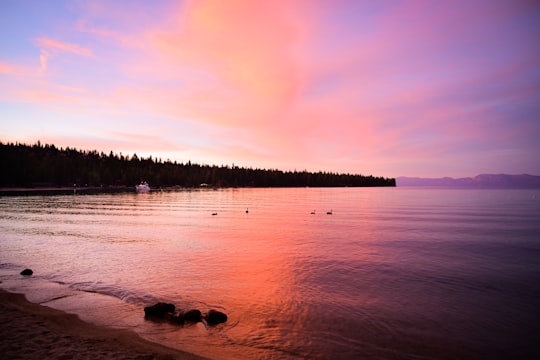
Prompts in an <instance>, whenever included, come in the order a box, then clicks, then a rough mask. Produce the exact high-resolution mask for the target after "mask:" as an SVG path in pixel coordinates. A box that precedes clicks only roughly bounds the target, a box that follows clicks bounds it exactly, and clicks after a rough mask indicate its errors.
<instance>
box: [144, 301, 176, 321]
mask: <svg viewBox="0 0 540 360" xmlns="http://www.w3.org/2000/svg"><path fill="white" fill-rule="evenodd" d="M174 309H175V306H174V304H168V303H161V302H160V303H157V304H154V305H152V306H147V307H145V308H144V316H150V317H158V318H163V317H165V315H166V314H167V313H174Z"/></svg>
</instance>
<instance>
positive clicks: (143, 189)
mask: <svg viewBox="0 0 540 360" xmlns="http://www.w3.org/2000/svg"><path fill="white" fill-rule="evenodd" d="M135 190H136V191H137V192H139V193H147V192H150V185H148V183H147V182H146V181H141V183H140V184H139V185H135Z"/></svg>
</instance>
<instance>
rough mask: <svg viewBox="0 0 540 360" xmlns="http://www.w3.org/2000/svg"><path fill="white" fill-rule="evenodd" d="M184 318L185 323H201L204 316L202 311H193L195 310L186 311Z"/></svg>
mask: <svg viewBox="0 0 540 360" xmlns="http://www.w3.org/2000/svg"><path fill="white" fill-rule="evenodd" d="M183 318H184V320H185V321H191V322H200V321H201V318H202V314H201V311H200V310H197V309H193V310H189V311H186V312H185V313H184V315H183Z"/></svg>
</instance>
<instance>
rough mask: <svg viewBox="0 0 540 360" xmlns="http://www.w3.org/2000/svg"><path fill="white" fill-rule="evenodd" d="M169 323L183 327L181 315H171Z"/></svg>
mask: <svg viewBox="0 0 540 360" xmlns="http://www.w3.org/2000/svg"><path fill="white" fill-rule="evenodd" d="M169 321H170V322H172V323H173V324H178V325H184V316H183V315H182V314H172V315H171V316H170V317H169Z"/></svg>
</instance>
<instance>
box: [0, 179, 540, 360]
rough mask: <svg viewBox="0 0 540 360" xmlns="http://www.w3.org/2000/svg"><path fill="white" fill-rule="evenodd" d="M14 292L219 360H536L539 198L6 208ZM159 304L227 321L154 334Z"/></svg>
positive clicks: (143, 199) (442, 192)
mask: <svg viewBox="0 0 540 360" xmlns="http://www.w3.org/2000/svg"><path fill="white" fill-rule="evenodd" d="M246 210H247V211H246ZM330 211H331V212H332V214H331V215H329V214H327V212H330ZM215 213H217V215H213V214H215ZM26 267H28V268H31V269H33V270H34V276H32V277H29V278H23V277H22V276H20V275H19V272H20V271H21V270H22V269H24V268H26ZM0 280H1V281H2V282H1V283H0V287H2V288H5V289H6V290H9V291H15V292H24V293H25V294H26V295H27V297H28V298H29V299H30V300H31V301H34V302H39V303H42V304H45V305H48V306H51V307H55V308H58V309H62V310H65V311H68V312H72V313H77V314H78V315H79V316H80V317H81V318H82V319H83V320H86V321H91V322H94V323H96V324H99V325H105V326H112V327H119V328H129V329H132V330H134V331H136V332H137V333H139V334H141V335H142V336H143V337H145V338H147V339H149V340H152V341H156V342H159V343H162V344H165V345H167V346H170V347H177V348H180V349H184V350H187V351H191V352H194V353H197V354H199V355H203V356H207V357H210V358H215V359H238V358H249V359H304V358H308V359H338V358H339V359H357V358H373V359H455V358H470V359H475V358H491V359H493V358H501V359H508V358H525V359H526V358H531V359H532V358H539V356H540V346H539V345H538V344H539V342H540V341H539V340H540V306H539V299H540V190H492V189H491V190H479V189H444V188H430V189H427V188H400V187H398V188H294V189H289V188H287V189H257V188H253V189H252V188H248V189H220V190H212V189H200V190H199V189H195V190H183V191H163V192H161V191H155V192H151V193H148V194H137V193H135V192H134V193H121V194H94V195H81V194H77V193H74V194H70V195H30V196H3V197H0ZM157 301H166V302H172V303H174V304H175V305H176V306H177V308H179V309H186V310H187V309H200V310H201V311H202V312H203V313H204V312H206V311H208V310H209V309H217V310H219V311H222V312H225V313H226V314H227V315H228V321H227V322H226V323H224V324H220V325H217V326H205V324H203V323H197V324H188V323H186V324H185V325H183V326H178V325H173V324H170V323H168V322H159V321H157V322H156V321H150V320H145V319H144V312H143V307H144V306H148V305H151V304H153V303H155V302H157Z"/></svg>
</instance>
